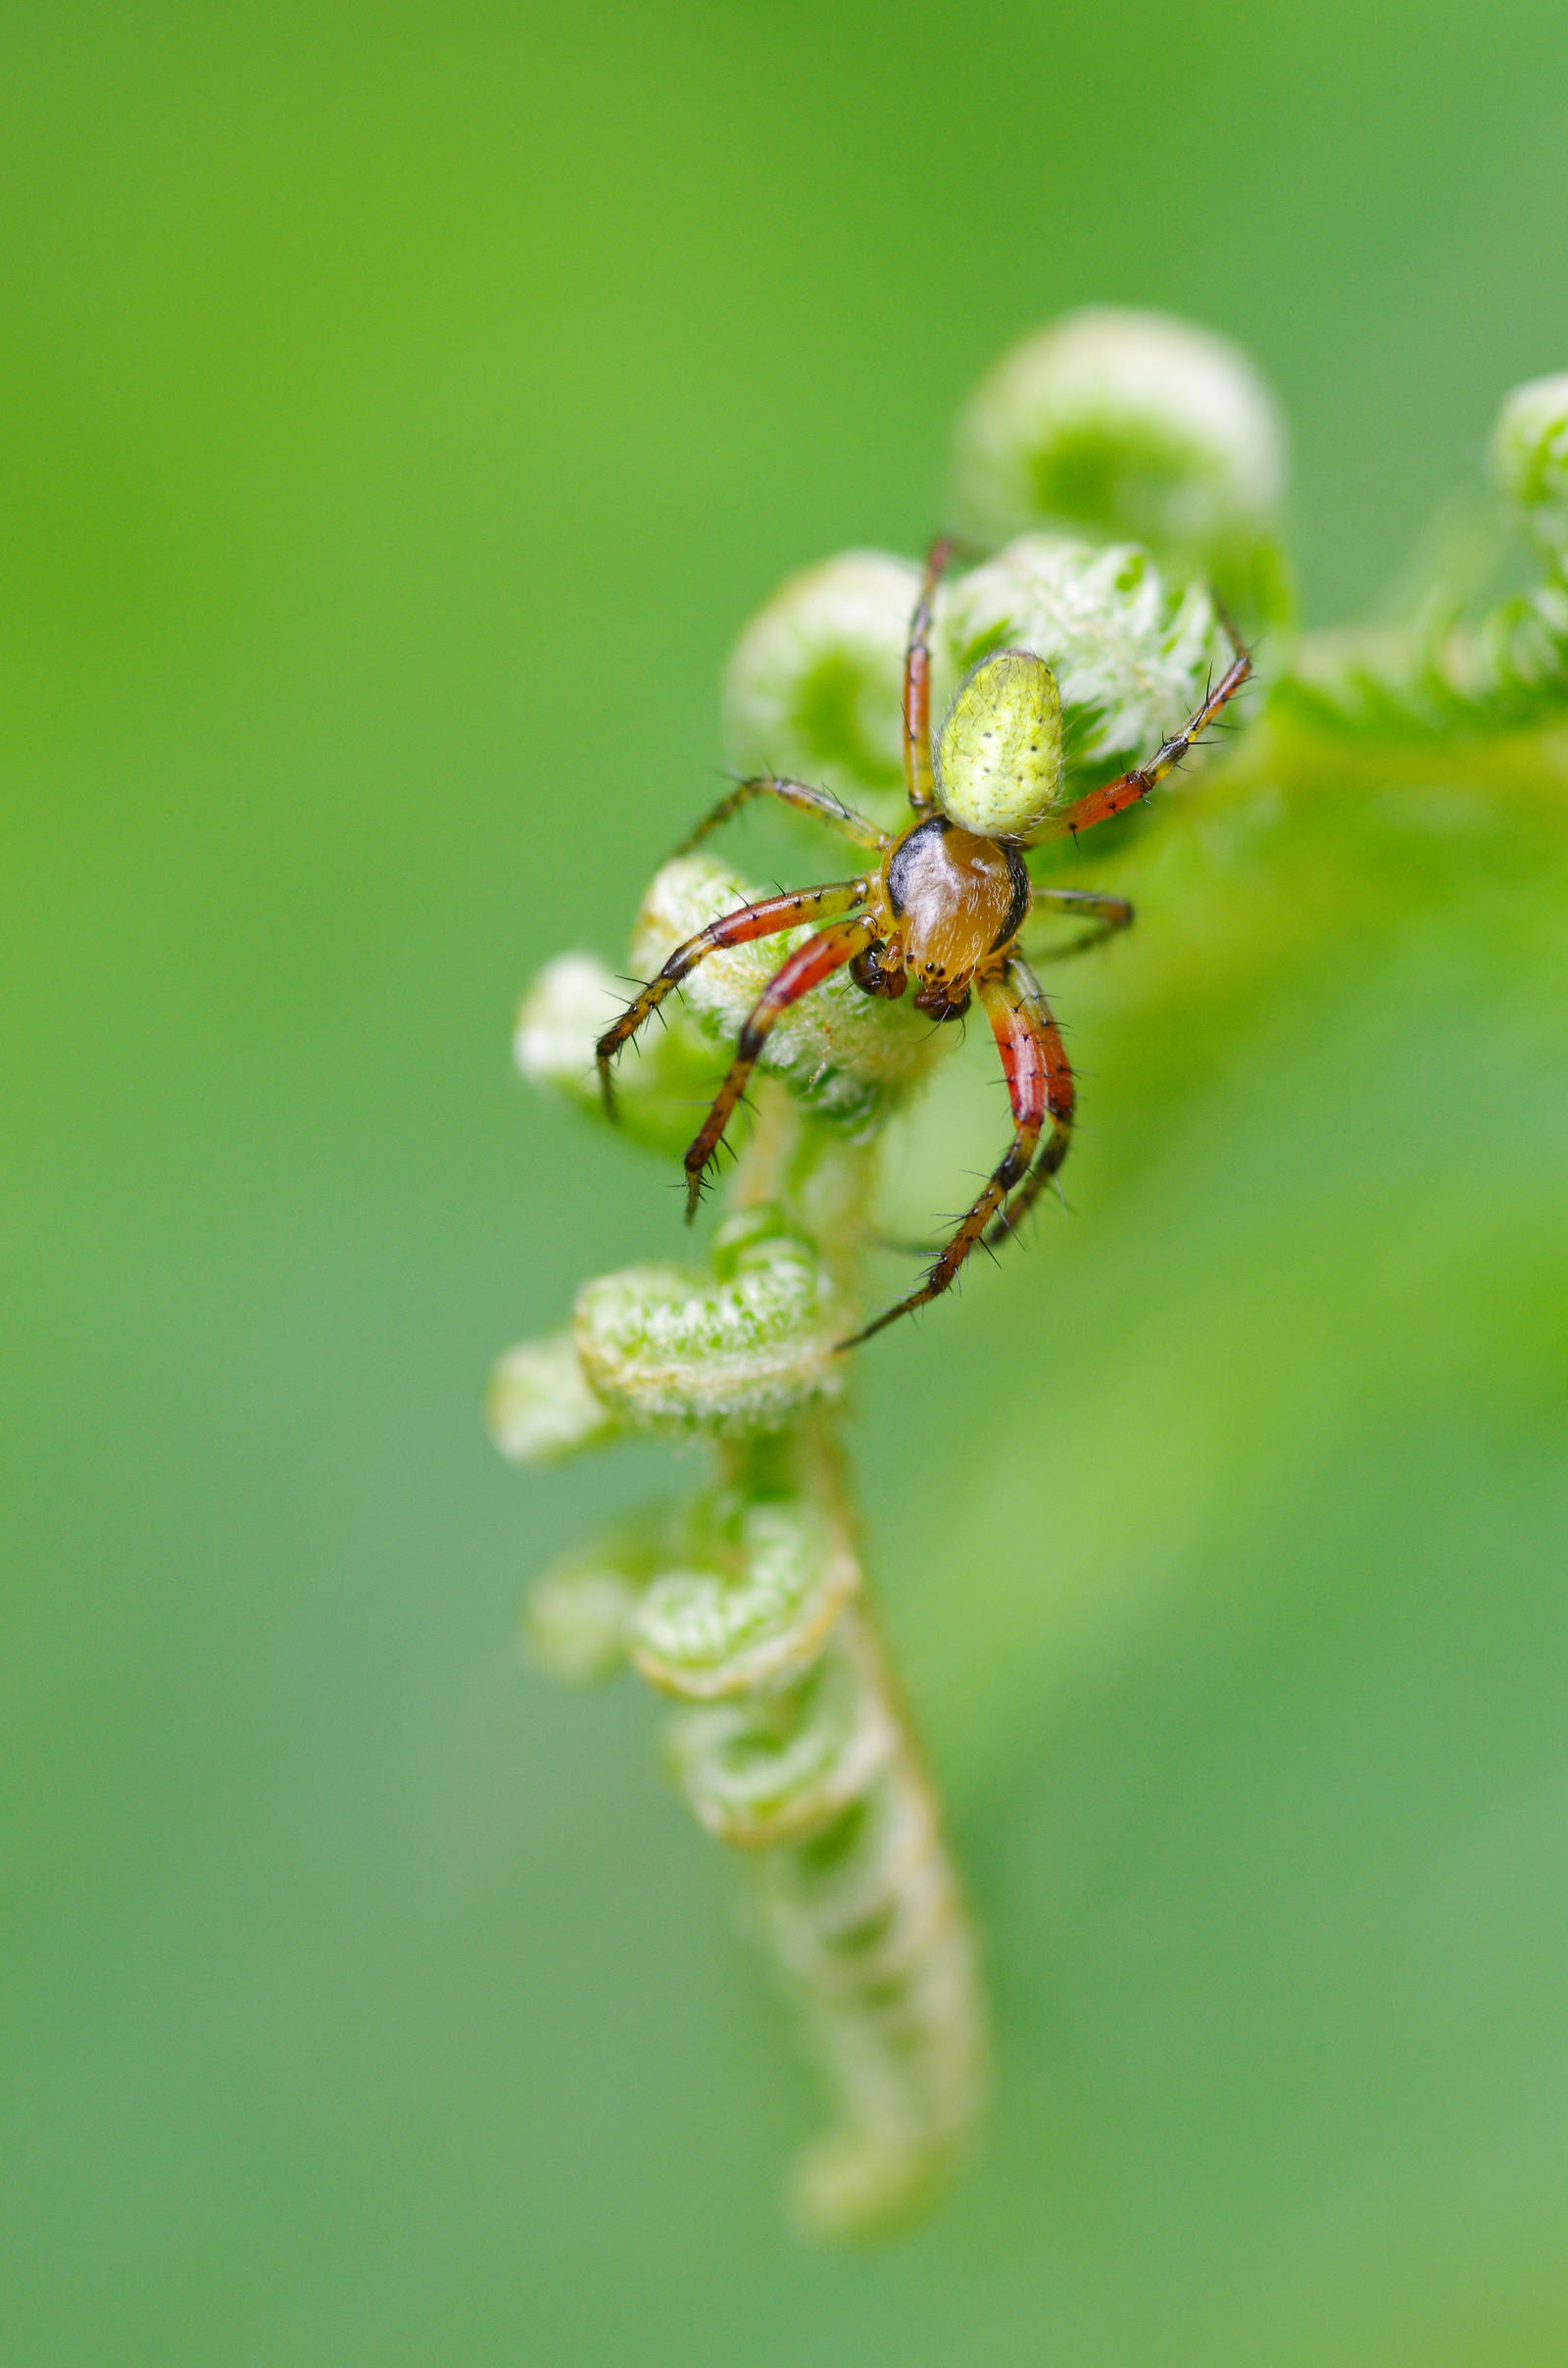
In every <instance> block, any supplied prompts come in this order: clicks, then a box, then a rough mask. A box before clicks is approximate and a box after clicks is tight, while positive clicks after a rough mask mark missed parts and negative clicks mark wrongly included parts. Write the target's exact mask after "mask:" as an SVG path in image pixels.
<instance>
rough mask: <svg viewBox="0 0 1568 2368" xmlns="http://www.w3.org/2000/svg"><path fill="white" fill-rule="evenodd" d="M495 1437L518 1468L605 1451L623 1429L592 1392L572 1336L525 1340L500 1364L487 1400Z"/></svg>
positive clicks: (499, 1446)
mask: <svg viewBox="0 0 1568 2368" xmlns="http://www.w3.org/2000/svg"><path fill="white" fill-rule="evenodd" d="M485 1421H486V1423H487V1425H488V1427H489V1431H490V1436H491V1438H492V1439H493V1440H494V1441H495V1443H496V1445H497V1447H498V1448H499V1449H500V1450H501V1453H502V1454H503V1455H510V1456H511V1457H512V1460H513V1461H514V1463H559V1462H560V1461H561V1459H562V1457H563V1456H564V1455H576V1454H577V1453H578V1452H579V1451H580V1450H581V1449H583V1448H590V1447H602V1446H603V1445H604V1443H605V1442H606V1441H607V1440H609V1439H612V1438H613V1437H614V1434H615V1432H616V1430H617V1429H618V1427H619V1425H618V1423H617V1421H616V1419H615V1416H614V1414H613V1412H612V1411H611V1409H610V1407H609V1406H607V1405H606V1404H605V1401H604V1400H603V1399H602V1398H600V1397H598V1396H596V1395H595V1393H594V1391H593V1390H592V1389H591V1388H590V1386H589V1383H588V1378H587V1375H586V1373H585V1371H584V1369H583V1361H582V1358H581V1357H579V1355H578V1354H577V1344H576V1342H575V1341H574V1340H573V1339H572V1336H571V1334H570V1333H569V1332H557V1333H554V1334H552V1335H551V1337H550V1338H549V1339H548V1340H530V1341H524V1342H523V1344H522V1345H521V1347H520V1348H516V1349H509V1350H508V1351H507V1353H506V1355H505V1356H504V1357H501V1358H499V1359H498V1361H497V1363H496V1367H495V1370H494V1372H493V1373H492V1374H491V1376H490V1387H489V1390H488V1392H487V1393H486V1396H485Z"/></svg>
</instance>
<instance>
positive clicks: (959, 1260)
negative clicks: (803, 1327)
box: [839, 962, 1072, 1349]
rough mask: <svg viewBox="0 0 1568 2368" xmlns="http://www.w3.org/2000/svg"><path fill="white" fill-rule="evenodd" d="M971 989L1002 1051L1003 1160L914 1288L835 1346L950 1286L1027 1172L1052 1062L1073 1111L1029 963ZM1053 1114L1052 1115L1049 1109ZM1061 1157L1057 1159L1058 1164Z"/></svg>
mask: <svg viewBox="0 0 1568 2368" xmlns="http://www.w3.org/2000/svg"><path fill="white" fill-rule="evenodd" d="M975 987H976V991H977V993H978V994H979V997H980V1001H981V1002H982V1004H983V1005H984V1006H985V1013H986V1017H987V1018H988V1019H989V1020H990V1022H991V1032H992V1034H993V1035H994V1036H995V1038H996V1040H997V1049H998V1051H999V1052H1000V1053H1001V1055H1002V1068H1003V1074H1004V1075H1005V1078H1006V1080H1007V1099H1008V1101H1009V1102H1010V1103H1011V1105H1012V1128H1013V1132H1012V1141H1011V1143H1010V1144H1009V1145H1008V1147H1007V1151H1006V1155H1005V1158H1004V1159H1003V1160H1002V1162H1001V1164H1000V1165H999V1166H997V1167H996V1168H994V1169H993V1170H992V1173H991V1180H990V1182H989V1183H988V1184H987V1186H986V1188H985V1190H984V1192H983V1193H982V1194H981V1195H980V1198H979V1199H978V1200H977V1201H976V1202H975V1204H974V1206H973V1208H972V1209H969V1211H968V1213H967V1214H966V1215H965V1217H964V1218H963V1220H962V1222H961V1224H960V1225H959V1227H958V1230H957V1232H956V1234H955V1235H954V1236H953V1238H952V1240H951V1241H950V1242H949V1243H948V1245H947V1248H946V1249H945V1250H944V1251H943V1253H942V1255H941V1257H940V1258H938V1259H937V1262H936V1264H935V1265H934V1266H933V1267H932V1269H931V1271H930V1273H929V1274H928V1275H927V1276H926V1278H925V1281H924V1282H923V1283H922V1284H921V1286H920V1288H919V1290H918V1291H911V1292H910V1293H909V1295H908V1297H907V1299H901V1300H900V1301H899V1303H898V1305H897V1307H887V1308H884V1310H883V1312H882V1313H881V1314H880V1315H879V1316H877V1317H876V1319H875V1321H874V1322H872V1323H869V1324H867V1325H866V1326H865V1328H864V1330H863V1331H860V1332H857V1333H855V1334H854V1335H853V1336H852V1337H851V1338H850V1339H849V1340H841V1341H840V1342H839V1347H840V1348H841V1349H856V1348H858V1347H859V1345H860V1343H861V1342H862V1341H866V1340H870V1339H871V1338H872V1337H873V1335H874V1334H876V1333H878V1332H881V1331H884V1330H885V1329H886V1327H887V1326H888V1325H889V1324H892V1323H897V1321H898V1319H899V1317H900V1316H901V1315H908V1314H911V1313H912V1312H913V1310H914V1309H915V1308H916V1307H924V1306H925V1305H926V1303H927V1302H928V1301H929V1300H933V1299H937V1298H939V1297H940V1296H941V1294H942V1293H943V1292H944V1291H946V1290H947V1289H948V1287H949V1285H950V1284H951V1283H952V1281H953V1279H954V1277H955V1276H956V1273H957V1271H958V1269H959V1267H960V1266H961V1265H962V1264H963V1261H964V1259H965V1258H967V1257H968V1255H969V1253H970V1251H971V1250H972V1249H973V1248H974V1246H975V1244H976V1243H977V1242H978V1241H979V1240H981V1238H982V1237H983V1235H984V1233H985V1230H986V1227H987V1225H988V1224H989V1223H990V1221H991V1219H992V1218H993V1217H994V1216H995V1215H996V1213H997V1210H998V1209H1000V1208H1001V1207H1002V1205H1003V1203H1004V1202H1005V1200H1006V1197H1007V1195H1008V1193H1009V1192H1011V1191H1012V1189H1013V1187H1014V1185H1016V1184H1019V1183H1021V1182H1022V1181H1023V1179H1024V1178H1025V1177H1026V1176H1027V1175H1028V1174H1029V1171H1030V1161H1031V1160H1032V1159H1033V1158H1034V1155H1035V1146H1036V1144H1037V1143H1038V1142H1039V1140H1040V1137H1041V1134H1042V1132H1043V1131H1044V1128H1045V1123H1046V1113H1047V1111H1048V1110H1051V1109H1052V1097H1053V1093H1054V1092H1056V1093H1059V1091H1060V1087H1059V1082H1054V1072H1055V1071H1056V1069H1057V1065H1058V1063H1059V1069H1060V1072H1061V1073H1062V1074H1064V1075H1065V1076H1066V1080H1067V1096H1068V1102H1067V1107H1068V1111H1069V1113H1070V1111H1071V1107H1072V1102H1071V1094H1072V1072H1071V1070H1070V1069H1068V1068H1067V1066H1066V1056H1065V1054H1063V1053H1062V1051H1061V1039H1060V1037H1059V1036H1057V1035H1056V1031H1055V1023H1054V1020H1053V1019H1052V1017H1051V1011H1050V1008H1049V1006H1048V1005H1047V1003H1046V999H1045V997H1044V995H1042V994H1041V992H1040V989H1039V987H1038V985H1037V984H1036V982H1035V980H1034V978H1033V976H1032V974H1031V973H1030V971H1029V969H1028V967H1027V965H1026V964H1025V963H1023V962H1006V963H1005V964H1004V965H1003V966H1002V968H1000V969H998V970H993V971H991V972H990V973H989V974H983V975H981V976H979V977H977V978H976V981H975ZM1053 1115H1056V1113H1055V1112H1054V1111H1053ZM1061 1131H1062V1121H1061V1119H1060V1118H1059V1117H1058V1118H1057V1126H1056V1130H1055V1132H1058V1133H1059V1132H1061ZM1053 1140H1054V1135H1053ZM1063 1156H1065V1146H1064V1147H1063ZM1060 1163H1061V1162H1060V1159H1058V1160H1057V1162H1056V1164H1057V1165H1058V1166H1059V1165H1060Z"/></svg>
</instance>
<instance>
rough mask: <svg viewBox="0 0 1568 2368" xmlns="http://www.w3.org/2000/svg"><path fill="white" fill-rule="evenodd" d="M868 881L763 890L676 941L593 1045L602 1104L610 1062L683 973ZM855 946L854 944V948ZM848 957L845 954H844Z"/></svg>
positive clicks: (859, 895) (845, 897)
mask: <svg viewBox="0 0 1568 2368" xmlns="http://www.w3.org/2000/svg"><path fill="white" fill-rule="evenodd" d="M870 885H871V883H870V881H869V880H867V879H860V880H835V881H833V882H831V883H830V884H829V885H828V886H827V887H825V888H801V889H797V890H796V891H795V892H794V893H793V894H792V895H789V896H765V897H763V898H762V899H761V901H760V903H759V904H756V905H741V906H739V907H738V908H737V909H736V911H735V912H733V913H722V914H720V916H719V918H718V919H717V920H716V921H710V922H709V924H708V927H707V928H706V929H699V931H698V932H697V935H696V936H695V937H689V938H688V939H687V940H686V942H685V944H684V945H683V946H677V947H676V948H675V951H674V953H673V954H672V955H671V956H670V958H669V960H668V962H665V964H664V966H663V968H662V970H661V971H660V973H659V975H658V977H657V978H651V979H650V980H649V981H648V984H647V985H646V986H645V987H644V988H643V989H642V991H641V993H640V994H638V995H637V996H636V997H635V998H634V999H633V1001H632V1002H630V1003H629V1004H628V1005H627V1006H626V1009H625V1011H622V1013H621V1015H620V1017H619V1018H618V1019H617V1020H616V1022H615V1024H614V1026H613V1028H607V1029H606V1030H605V1032H604V1034H603V1035H602V1036H601V1037H600V1039H599V1042H598V1044H597V1045H596V1046H595V1048H594V1051H595V1057H596V1058H597V1060H598V1062H599V1083H600V1088H601V1090H602V1092H603V1094H604V1097H605V1108H606V1110H609V1111H610V1112H611V1114H612V1115H613V1114H614V1108H615V1101H614V1090H613V1084H612V1081H611V1074H610V1064H611V1062H612V1061H613V1059H614V1058H615V1055H616V1054H617V1053H618V1052H619V1051H620V1048H621V1046H622V1045H624V1044H628V1043H630V1041H631V1039H632V1037H633V1036H635V1035H636V1033H637V1030H638V1029H639V1028H640V1027H641V1026H642V1024H643V1021H644V1020H645V1019H647V1018H648V1017H649V1016H650V1014H651V1013H652V1012H654V1011H658V1009H659V1007H660V1005H661V1004H662V1002H663V1000H664V998H665V996H666V995H668V994H669V993H670V992H671V991H672V990H673V989H674V988H676V987H678V986H679V985H680V982H681V980H682V979H683V978H685V977H687V976H688V975H689V974H690V972H692V971H693V970H695V969H696V967H697V965H698V963H699V962H704V961H706V959H707V958H708V956H709V955H710V954H717V953H718V952H720V950H721V949H722V948H723V947H725V946H744V945H746V944H747V943H748V942H749V940H751V939H752V938H754V937H777V936H778V934H779V932H780V931H781V930H784V929H794V928H796V927H798V926H799V924H800V923H801V922H802V921H815V920H822V919H825V918H826V917H827V915H828V914H829V913H845V912H848V911H849V910H850V908H851V907H852V906H855V905H860V904H863V903H864V902H865V898H866V895H867V892H868V891H869V889H870ZM854 951H855V952H858V951H859V949H858V947H856V948H855V949H854ZM845 959H846V960H848V956H846V958H845Z"/></svg>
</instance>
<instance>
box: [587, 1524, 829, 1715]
mask: <svg viewBox="0 0 1568 2368" xmlns="http://www.w3.org/2000/svg"><path fill="white" fill-rule="evenodd" d="M689 1548H690V1552H691V1559H692V1561H693V1562H695V1563H699V1564H701V1563H706V1564H707V1565H709V1567H706V1568H704V1567H686V1568H679V1567H677V1568H672V1569H668V1570H665V1571H663V1572H662V1573H661V1575H660V1576H659V1577H657V1578H656V1579H655V1580H654V1581H653V1583H652V1584H651V1585H650V1586H649V1588H648V1589H647V1591H646V1593H645V1594H644V1595H643V1596H642V1598H641V1600H640V1602H639V1603H638V1605H637V1608H636V1612H635V1615H634V1618H633V1620H632V1622H631V1631H630V1642H631V1653H632V1658H633V1659H634V1660H635V1662H636V1664H637V1667H638V1668H639V1669H640V1670H641V1672H642V1674H643V1676H644V1677H646V1678H647V1679H648V1680H649V1681H650V1683H651V1684H653V1685H656V1686H658V1687H659V1688H660V1689H661V1690H662V1692H663V1693H665V1694H677V1695H681V1696H683V1697H684V1698H685V1699H686V1700H687V1701H690V1702H709V1701H717V1700H719V1699H721V1698H722V1697H724V1696H728V1695H733V1694H740V1693H744V1692H746V1691H748V1690H749V1689H751V1688H752V1687H755V1686H760V1685H774V1684H776V1683H778V1682H779V1680H780V1679H781V1678H783V1677H786V1676H788V1675H789V1674H790V1673H792V1672H794V1671H797V1670H800V1669H803V1668H804V1667H806V1665H807V1664H808V1663H809V1661H810V1660H811V1659H812V1658H813V1657H814V1656H815V1654H816V1653H818V1652H819V1651H820V1650H821V1646H822V1641H823V1639H824V1637H825V1636H826V1634H827V1632H828V1630H829V1628H830V1627H831V1626H832V1624H833V1622H834V1620H835V1619H836V1618H837V1617H838V1614H839V1612H840V1610H841V1609H842V1607H843V1605H844V1603H846V1601H847V1600H848V1598H849V1597H850V1596H851V1595H852V1594H853V1593H854V1592H855V1590H856V1588H857V1587H858V1585H859V1575H860V1574H859V1565H858V1562H857V1560H856V1557H855V1555H854V1554H852V1552H851V1551H850V1547H849V1543H848V1541H847V1539H846V1538H845V1537H844V1536H843V1535H842V1533H841V1532H840V1531H839V1530H838V1529H837V1527H836V1526H835V1525H834V1524H833V1523H832V1522H831V1521H829V1519H828V1518H827V1517H826V1515H825V1514H824V1513H823V1512H822V1510H821V1508H820V1507H818V1506H815V1505H810V1504H809V1503H808V1502H807V1501H806V1500H805V1499H803V1498H799V1497H788V1498H777V1497H762V1498H760V1500H756V1501H753V1500H751V1499H749V1498H748V1496H747V1495H746V1493H745V1492H744V1491H742V1490H740V1489H734V1488H732V1489H727V1490H725V1491H723V1492H721V1493H720V1494H719V1495H718V1496H717V1497H715V1498H714V1499H712V1500H711V1501H710V1502H709V1503H708V1504H707V1505H705V1506H703V1507H701V1508H700V1511H699V1518H698V1519H697V1520H696V1521H695V1522H694V1524H693V1534H692V1536H691V1538H690V1540H689Z"/></svg>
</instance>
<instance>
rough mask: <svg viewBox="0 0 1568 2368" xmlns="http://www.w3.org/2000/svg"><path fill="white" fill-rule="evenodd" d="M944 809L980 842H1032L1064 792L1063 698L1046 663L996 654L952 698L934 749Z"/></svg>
mask: <svg viewBox="0 0 1568 2368" xmlns="http://www.w3.org/2000/svg"><path fill="white" fill-rule="evenodd" d="M937 763H938V767H939V769H940V772H941V775H942V806H943V811H944V813H946V814H948V815H949V816H950V817H951V819H952V820H953V821H955V822H958V823H961V824H962V825H963V827H964V828H965V829H966V830H973V831H977V832H978V833H979V834H980V836H981V837H982V838H988V839H1019V838H1027V837H1028V835H1029V833H1030V832H1031V831H1033V830H1038V828H1039V827H1040V825H1041V823H1042V822H1043V821H1044V820H1045V819H1046V817H1047V815H1048V814H1050V813H1051V811H1052V809H1053V808H1054V806H1055V804H1056V803H1057V800H1058V798H1059V796H1060V793H1061V771H1062V760H1061V693H1060V691H1059V690H1058V689H1057V687H1056V677H1055V675H1054V673H1053V672H1052V670H1051V668H1050V666H1047V664H1046V662H1045V660H1044V659H1043V658H1037V657H1036V656H1035V655H1034V653H1033V651H1031V650H999V651H998V652H997V654H996V656H995V657H992V658H983V659H982V660H981V661H980V664H979V665H978V666H972V667H971V668H970V670H969V672H968V673H967V674H966V675H965V676H964V678H963V680H962V682H960V683H959V685H958V688H957V690H956V692H955V694H954V699H953V705H952V706H951V707H950V708H949V710H948V714H947V720H946V721H945V723H944V724H943V726H942V737H941V740H940V741H939V743H938V747H937Z"/></svg>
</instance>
